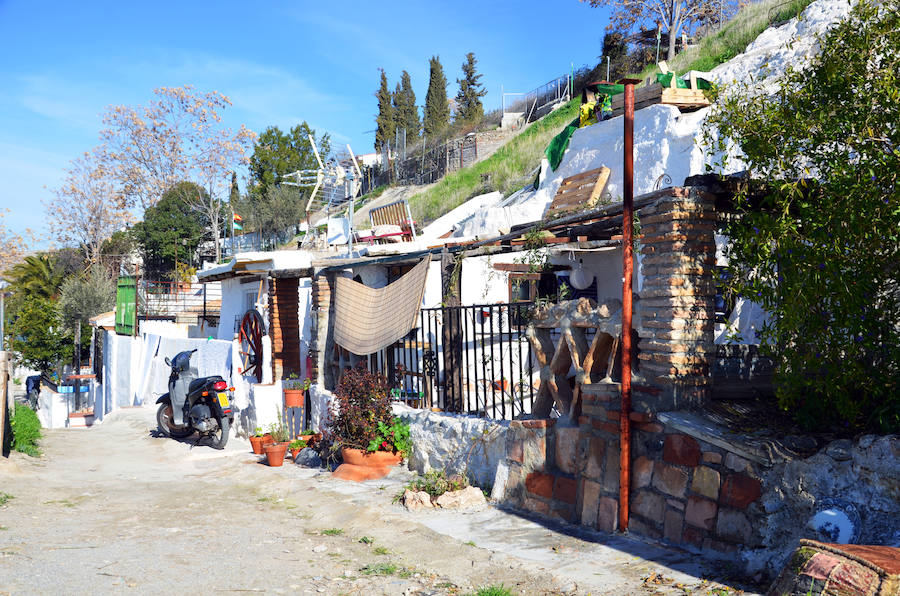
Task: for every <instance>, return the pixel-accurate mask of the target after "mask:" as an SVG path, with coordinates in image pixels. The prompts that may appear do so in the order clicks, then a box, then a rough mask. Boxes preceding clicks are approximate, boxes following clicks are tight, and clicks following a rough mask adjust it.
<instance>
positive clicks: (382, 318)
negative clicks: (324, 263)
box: [334, 258, 429, 356]
mask: <svg viewBox="0 0 900 596" xmlns="http://www.w3.org/2000/svg"><path fill="white" fill-rule="evenodd" d="M428 263H429V259H427V258H426V259H422V261H420V262H419V264H418V265H416V266H415V267H413V268H412V269H410V270H409V271H408V272H406V273H405V274H404V275H403V276H402V277H401V278H400V279H398V280H396V281H395V282H393V283H391V284H388V285H386V286H385V287H383V288H370V287H368V286H365V285H363V284H361V283H359V282H355V281H353V280H352V279H348V278H346V277H339V278H337V279H336V280H335V289H334V343H336V344H337V345H339V346H341V347H342V348H344V349H346V350H349V351H350V352H352V353H353V354H358V355H360V356H365V355H368V354H374V353H375V352H377V351H379V350H381V349H383V348H386V347H388V346H389V345H391V344H393V343H394V342H396V341H397V340H399V339H401V338H403V337H404V336H405V335H406V334H407V333H409V332H410V330H411V329H412V328H413V327H415V325H416V321H417V320H418V317H419V307H420V306H421V305H422V297H423V296H424V294H425V277H426V275H427V273H428Z"/></svg>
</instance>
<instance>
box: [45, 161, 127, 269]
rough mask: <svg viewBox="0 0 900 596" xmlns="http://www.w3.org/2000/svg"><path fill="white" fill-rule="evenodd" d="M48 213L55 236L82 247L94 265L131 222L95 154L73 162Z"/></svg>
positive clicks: (109, 177)
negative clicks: (105, 242) (107, 243)
mask: <svg viewBox="0 0 900 596" xmlns="http://www.w3.org/2000/svg"><path fill="white" fill-rule="evenodd" d="M45 209H46V211H47V216H48V220H49V224H50V229H51V230H52V231H53V233H54V235H55V236H56V237H57V238H59V239H61V240H63V241H64V242H65V241H75V242H77V243H78V244H79V245H81V246H83V247H84V250H85V253H86V256H87V260H88V262H89V263H90V264H92V265H96V264H99V263H100V260H101V249H102V247H103V242H104V241H106V240H108V239H109V238H110V236H112V235H113V233H114V232H116V230H119V229H121V228H122V226H124V225H125V224H126V223H127V222H128V221H130V220H131V219H132V216H131V214H130V213H129V211H128V210H127V209H126V208H125V207H124V206H123V204H122V200H121V196H120V192H119V189H118V187H117V186H116V181H115V179H114V177H113V175H112V173H111V172H110V171H109V169H108V166H107V165H106V164H105V163H104V162H103V160H102V159H98V157H97V155H96V154H94V153H85V154H84V155H82V156H81V157H79V158H77V159H74V160H72V164H71V166H70V167H69V169H68V171H67V173H66V178H65V181H64V182H63V184H62V186H61V187H60V188H58V189H56V190H55V191H54V197H53V198H52V199H50V201H48V202H47V203H46V204H45Z"/></svg>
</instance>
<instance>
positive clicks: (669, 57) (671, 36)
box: [666, 25, 677, 68]
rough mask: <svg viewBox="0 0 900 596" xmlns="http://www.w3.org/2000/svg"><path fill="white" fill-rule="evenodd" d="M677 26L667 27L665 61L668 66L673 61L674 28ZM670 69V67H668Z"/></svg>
mask: <svg viewBox="0 0 900 596" xmlns="http://www.w3.org/2000/svg"><path fill="white" fill-rule="evenodd" d="M676 27H677V25H673V26H670V27H669V53H668V54H667V57H666V60H667V61H668V62H669V64H671V63H672V60H674V59H675V35H676V32H675V28H676ZM670 68H671V67H670Z"/></svg>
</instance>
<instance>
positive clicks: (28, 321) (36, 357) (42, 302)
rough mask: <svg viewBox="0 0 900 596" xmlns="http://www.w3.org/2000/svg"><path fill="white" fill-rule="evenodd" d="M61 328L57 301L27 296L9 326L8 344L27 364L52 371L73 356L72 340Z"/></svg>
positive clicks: (41, 369)
mask: <svg viewBox="0 0 900 596" xmlns="http://www.w3.org/2000/svg"><path fill="white" fill-rule="evenodd" d="M62 327H63V326H62V321H61V320H60V317H59V313H58V311H57V309H56V304H54V303H53V302H52V301H50V300H48V299H46V298H40V297H37V296H27V297H26V298H25V299H24V301H23V304H22V306H21V308H19V310H18V312H17V313H16V316H15V318H14V319H13V320H12V323H11V325H10V330H9V336H10V341H9V345H10V347H11V348H12V349H13V351H15V352H18V353H19V354H20V355H21V357H22V361H23V362H24V363H25V364H26V365H27V366H29V367H31V368H34V369H36V370H39V371H41V372H44V373H50V372H51V371H52V370H53V369H54V367H56V365H57V363H59V362H68V361H69V360H71V358H72V342H71V340H70V339H69V337H68V335H67V334H64V333H63V328H62Z"/></svg>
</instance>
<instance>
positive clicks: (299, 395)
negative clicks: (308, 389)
mask: <svg viewBox="0 0 900 596" xmlns="http://www.w3.org/2000/svg"><path fill="white" fill-rule="evenodd" d="M303 396H304V391H303V389H285V390H284V407H285V408H302V407H303Z"/></svg>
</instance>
